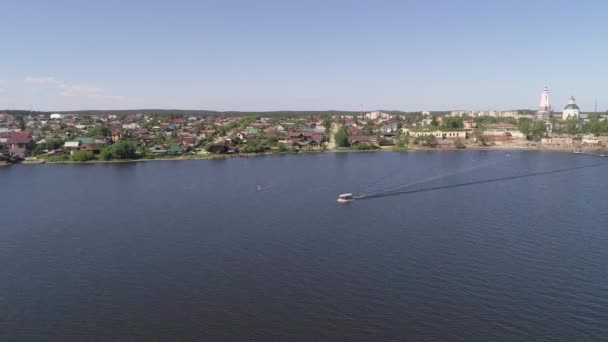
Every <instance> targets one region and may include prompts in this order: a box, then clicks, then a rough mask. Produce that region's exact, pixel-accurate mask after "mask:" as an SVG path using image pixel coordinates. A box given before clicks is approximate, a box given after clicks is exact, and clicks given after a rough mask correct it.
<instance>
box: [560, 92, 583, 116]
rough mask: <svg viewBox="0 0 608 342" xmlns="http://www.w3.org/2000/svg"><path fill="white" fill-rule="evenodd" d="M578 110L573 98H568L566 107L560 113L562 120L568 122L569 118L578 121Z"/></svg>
mask: <svg viewBox="0 0 608 342" xmlns="http://www.w3.org/2000/svg"><path fill="white" fill-rule="evenodd" d="M580 111H581V110H580V108H578V106H577V105H576V100H575V99H574V96H570V100H568V105H567V106H566V107H565V108H564V111H563V112H562V120H568V119H569V118H572V119H578V118H579V116H580Z"/></svg>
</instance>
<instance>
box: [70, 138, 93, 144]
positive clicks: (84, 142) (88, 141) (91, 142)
mask: <svg viewBox="0 0 608 342" xmlns="http://www.w3.org/2000/svg"><path fill="white" fill-rule="evenodd" d="M74 140H77V141H80V142H81V143H82V144H83V145H91V144H93V143H94V140H95V139H93V138H92V137H76V138H74Z"/></svg>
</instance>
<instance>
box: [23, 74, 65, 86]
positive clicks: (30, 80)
mask: <svg viewBox="0 0 608 342" xmlns="http://www.w3.org/2000/svg"><path fill="white" fill-rule="evenodd" d="M23 83H25V84H30V85H56V84H61V82H59V80H57V79H56V78H55V77H51V76H46V77H31V76H28V77H26V78H25V79H24V80H23Z"/></svg>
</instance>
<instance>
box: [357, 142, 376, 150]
mask: <svg viewBox="0 0 608 342" xmlns="http://www.w3.org/2000/svg"><path fill="white" fill-rule="evenodd" d="M379 148H380V147H378V146H376V145H374V144H367V143H363V144H359V145H357V150H359V151H371V150H377V149H379Z"/></svg>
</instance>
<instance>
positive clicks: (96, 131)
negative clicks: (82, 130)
mask: <svg viewBox="0 0 608 342" xmlns="http://www.w3.org/2000/svg"><path fill="white" fill-rule="evenodd" d="M87 136H89V137H96V136H104V137H107V136H110V129H109V128H108V127H106V126H102V125H98V126H95V127H94V128H92V129H91V130H90V131H89V132H88V133H87Z"/></svg>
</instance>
